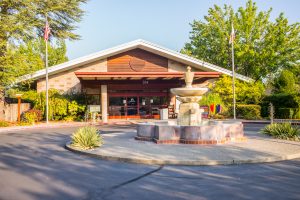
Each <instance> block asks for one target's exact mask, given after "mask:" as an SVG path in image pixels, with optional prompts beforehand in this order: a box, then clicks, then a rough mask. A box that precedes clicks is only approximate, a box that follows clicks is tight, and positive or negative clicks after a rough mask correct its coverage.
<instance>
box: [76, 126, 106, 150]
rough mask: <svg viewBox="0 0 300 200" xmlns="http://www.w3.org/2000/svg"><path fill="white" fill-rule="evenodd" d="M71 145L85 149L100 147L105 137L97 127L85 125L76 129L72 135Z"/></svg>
mask: <svg viewBox="0 0 300 200" xmlns="http://www.w3.org/2000/svg"><path fill="white" fill-rule="evenodd" d="M71 138H72V141H71V145H72V146H73V147H76V148H80V149H83V150H87V149H93V148H96V147H100V146H101V145H102V144H103V138H102V136H101V135H100V133H99V131H98V129H97V128H95V127H93V126H85V127H82V128H79V129H77V130H76V132H75V133H73V135H72V136H71Z"/></svg>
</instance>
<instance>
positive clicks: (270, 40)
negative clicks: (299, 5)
mask: <svg viewBox="0 0 300 200" xmlns="http://www.w3.org/2000/svg"><path fill="white" fill-rule="evenodd" d="M271 11H272V9H270V10H268V11H258V7H257V6H256V4H255V3H254V2H252V1H251V0H249V1H248V2H247V4H246V7H245V8H243V7H240V8H239V9H238V10H237V11H236V12H235V11H234V9H233V8H232V7H231V6H228V5H224V8H223V9H222V8H221V7H219V6H217V5H215V6H214V7H213V8H210V9H209V11H208V15H206V16H205V17H204V20H203V21H201V20H199V21H197V20H195V21H194V22H193V23H192V24H191V26H192V31H191V32H190V42H188V43H186V44H185V47H184V48H183V49H182V53H185V54H188V55H191V56H194V57H196V58H198V59H202V60H205V61H207V62H211V63H213V64H216V65H219V66H222V67H225V68H228V69H231V46H230V45H229V36H230V32H231V23H233V25H234V29H235V30H236V37H235V43H234V48H235V63H236V68H237V69H236V70H237V72H238V73H241V74H244V75H246V76H249V77H251V78H253V79H255V80H259V79H263V78H266V77H268V76H269V74H270V73H275V72H277V71H278V70H279V69H282V68H286V69H290V68H292V67H295V66H298V67H299V60H300V25H299V23H295V24H289V23H288V20H287V19H286V18H285V17H284V15H283V14H282V13H281V14H280V15H279V16H278V17H277V18H276V20H275V21H274V22H272V21H270V13H271Z"/></svg>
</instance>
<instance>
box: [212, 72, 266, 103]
mask: <svg viewBox="0 0 300 200" xmlns="http://www.w3.org/2000/svg"><path fill="white" fill-rule="evenodd" d="M235 86H236V87H235V91H236V102H237V103H238V104H259V103H260V102H261V100H262V98H263V95H264V92H265V88H264V85H263V84H262V83H261V82H260V81H257V82H250V83H247V82H243V81H239V80H236V84H235ZM209 87H210V89H211V92H212V93H213V94H217V95H219V96H220V97H221V98H222V100H223V102H224V103H225V104H226V105H232V99H233V94H232V79H231V77H229V76H226V75H223V76H222V77H221V78H220V79H219V80H217V81H216V82H215V83H213V84H211V85H210V86H209Z"/></svg>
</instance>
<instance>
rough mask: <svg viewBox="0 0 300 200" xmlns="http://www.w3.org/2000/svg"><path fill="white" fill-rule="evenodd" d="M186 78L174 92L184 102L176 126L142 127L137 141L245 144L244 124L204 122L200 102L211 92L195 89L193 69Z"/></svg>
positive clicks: (152, 124)
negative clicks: (182, 84) (184, 84)
mask: <svg viewBox="0 0 300 200" xmlns="http://www.w3.org/2000/svg"><path fill="white" fill-rule="evenodd" d="M184 78H185V83H186V86H185V87H183V88H173V89H171V92H172V93H173V94H175V95H176V96H177V97H176V98H177V99H178V100H179V101H180V102H181V103H180V105H179V113H178V119H177V123H174V121H161V122H155V123H153V122H150V123H139V124H138V125H137V135H136V137H135V139H136V140H143V141H154V142H155V143H159V144H176V143H184V144H223V143H226V142H228V141H244V140H245V139H246V138H245V137H244V129H243V124H242V123H241V122H237V121H230V120H226V121H217V120H202V119H201V109H200V106H199V101H200V100H201V98H202V96H203V95H204V94H205V93H206V92H207V91H208V88H207V87H193V86H192V83H193V78H194V73H193V72H191V67H187V72H185V74H184Z"/></svg>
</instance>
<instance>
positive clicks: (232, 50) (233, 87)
mask: <svg viewBox="0 0 300 200" xmlns="http://www.w3.org/2000/svg"><path fill="white" fill-rule="evenodd" d="M231 28H232V36H231V37H232V41H231V58H232V93H233V119H236V112H235V107H236V105H235V104H236V102H235V72H234V46H233V43H234V35H233V34H234V29H233V24H232V23H231Z"/></svg>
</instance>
